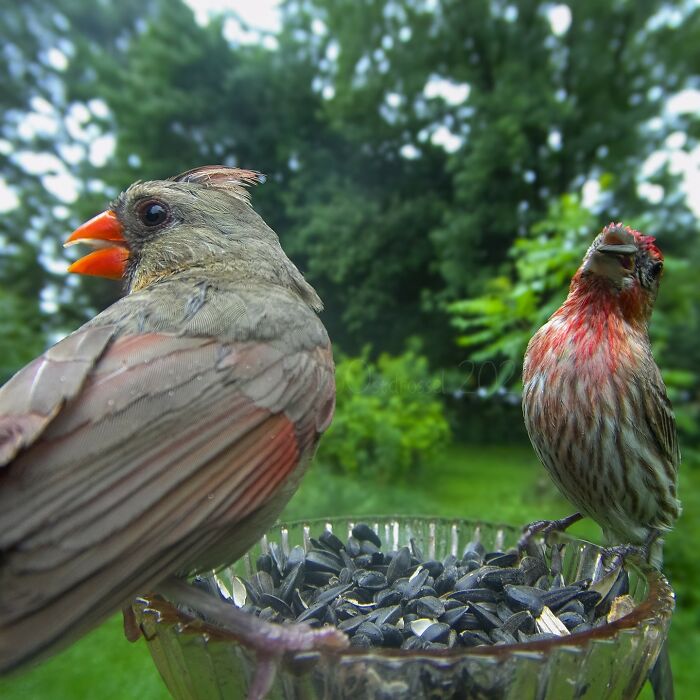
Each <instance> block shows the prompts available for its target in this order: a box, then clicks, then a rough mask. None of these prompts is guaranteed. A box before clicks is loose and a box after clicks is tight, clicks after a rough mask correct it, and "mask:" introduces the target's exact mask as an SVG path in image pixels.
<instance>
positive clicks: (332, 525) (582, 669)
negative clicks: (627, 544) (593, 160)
mask: <svg viewBox="0 0 700 700" xmlns="http://www.w3.org/2000/svg"><path fill="white" fill-rule="evenodd" d="M359 521H362V522H366V523H369V524H370V525H371V527H372V529H373V530H374V531H375V532H376V533H377V534H378V535H379V537H380V538H381V540H382V542H383V549H384V550H385V551H389V550H396V549H398V548H399V547H402V546H405V545H408V544H409V542H410V540H411V539H413V540H414V542H415V543H417V545H418V546H419V547H420V549H421V550H422V551H423V552H424V554H425V556H426V558H429V559H438V560H439V559H442V558H443V557H445V556H447V555H449V554H454V555H456V556H457V557H459V556H460V555H461V554H462V551H463V550H464V547H465V545H466V544H467V543H469V542H474V541H479V542H481V543H482V544H483V545H484V547H485V548H486V550H487V551H506V549H507V548H509V547H514V546H515V544H516V543H517V540H518V537H519V536H520V529H519V528H516V527H512V526H505V525H496V524H490V523H479V522H475V521H468V520H449V519H436V518H412V517H389V516H385V517H369V516H367V517H362V518H357V519H351V518H338V519H330V520H310V521H305V522H295V523H290V524H283V525H277V526H275V527H274V528H272V529H271V530H270V531H269V532H268V534H267V535H266V536H265V537H263V539H262V540H261V541H260V542H259V543H258V544H257V545H256V546H254V547H253V548H252V549H251V550H250V551H249V552H248V553H247V554H246V555H245V556H244V557H242V558H241V559H240V560H239V561H237V562H236V563H235V564H233V565H231V566H229V567H227V568H225V569H223V570H222V571H219V572H218V573H217V574H216V577H215V578H214V574H211V578H210V580H211V582H212V583H213V584H214V585H215V586H218V587H219V588H220V587H221V586H222V585H223V587H224V588H225V589H226V590H228V591H229V592H231V594H232V595H233V591H234V586H235V585H236V584H238V585H240V579H239V577H240V578H243V579H248V578H250V577H251V576H252V575H253V574H254V573H255V571H256V569H255V563H256V561H257V559H258V557H259V556H260V555H261V554H264V553H269V551H270V543H272V542H277V543H279V546H280V547H281V550H282V551H283V552H284V553H285V554H288V553H289V551H290V550H291V549H292V547H294V546H295V545H302V546H303V547H304V549H305V550H306V551H308V550H309V547H310V538H311V537H317V536H318V535H319V533H321V532H323V530H329V531H332V532H333V533H334V534H336V535H337V536H338V537H339V538H340V539H343V538H347V537H348V535H349V534H350V531H351V530H352V528H353V526H354V525H355V524H356V523H357V522H359ZM548 541H549V542H550V543H552V542H556V543H558V544H559V545H561V566H562V574H563V575H564V578H565V580H566V581H578V580H580V579H584V578H591V579H593V580H594V581H595V580H596V579H599V578H600V577H601V575H602V574H601V572H603V556H604V550H602V549H601V548H600V547H598V546H596V545H593V544H591V543H589V542H585V541H582V540H577V539H574V538H572V537H570V536H568V535H562V534H556V535H554V536H550V538H549V540H548ZM538 546H540V547H542V548H543V549H544V552H545V558H546V559H547V561H548V562H549V561H551V556H552V548H551V546H549V545H548V546H547V547H544V544H543V543H542V541H541V540H539V541H538ZM624 567H625V569H626V571H627V574H628V577H629V596H630V598H628V600H629V601H630V607H631V610H630V612H628V613H627V614H624V615H623V616H622V617H619V619H616V620H614V621H613V622H607V623H605V624H602V625H600V626H597V627H594V628H593V629H591V630H589V631H585V632H580V633H573V634H568V635H566V636H560V637H556V638H551V639H543V640H538V641H530V642H527V643H516V644H503V643H501V644H499V645H493V646H486V645H484V646H475V647H469V648H467V647H463V646H459V647H452V648H449V649H435V650H434V649H420V650H419V649H413V650H405V649H394V648H384V647H382V648H355V647H348V648H347V649H343V650H341V651H327V650H319V651H311V652H303V653H298V654H294V655H290V654H288V655H286V656H285V657H284V658H282V659H281V660H280V661H279V664H278V667H277V671H276V674H275V680H274V682H273V685H272V687H271V689H270V691H269V693H268V696H267V697H269V698H272V699H278V698H279V699H282V698H284V699H285V700H287V699H289V700H291V699H295V700H306V699H309V700H315V699H321V698H324V699H327V700H336V699H338V700H340V699H342V698H348V699H352V700H358V699H359V698H377V699H379V698H381V699H382V700H389V699H391V700H394V699H396V700H398V699H401V700H404V699H405V700H408V699H414V698H426V699H427V698H430V699H435V700H437V699H438V698H454V699H455V700H457V699H458V698H460V699H462V698H463V699H467V698H479V699H481V698H483V699H486V698H488V699H489V700H496V699H504V700H505V699H508V700H510V699H512V700H516V699H517V700H522V699H524V698H542V699H551V700H566V699H567V698H571V699H573V698H576V699H583V698H591V699H595V700H600V699H601V698H634V697H636V696H637V695H638V693H639V692H640V690H641V688H642V686H643V685H644V682H645V680H646V678H647V675H648V673H649V670H650V668H651V667H652V665H653V663H654V661H655V660H656V657H657V655H658V653H659V651H660V649H661V646H662V644H663V642H664V640H665V639H666V635H667V632H668V627H669V624H670V620H671V614H672V612H673V607H674V595H673V591H672V590H671V588H670V586H669V585H668V583H667V581H666V580H665V578H664V577H663V576H662V575H661V574H660V573H659V572H658V571H656V570H654V569H653V568H651V567H649V566H647V565H646V564H643V563H640V562H639V561H638V560H635V559H632V560H627V559H626V560H625V562H624ZM134 609H135V612H136V617H137V620H138V622H139V624H140V625H141V628H142V630H143V632H144V636H145V638H146V641H147V644H148V648H149V650H150V653H151V655H152V657H153V660H154V662H155V664H156V667H157V668H158V670H159V672H160V674H161V676H162V678H163V680H164V681H165V684H166V685H167V687H168V690H169V691H170V693H171V694H172V696H173V697H174V698H176V699H178V700H185V699H201V700H216V699H217V698H221V699H222V700H224V699H226V700H230V699H231V698H244V697H246V694H247V690H248V687H249V685H250V683H251V680H252V676H253V673H254V670H255V667H256V657H255V654H254V653H253V652H252V651H251V650H249V649H248V648H247V647H245V646H243V645H242V644H240V643H238V642H237V641H236V639H235V638H234V637H233V636H231V635H229V634H227V633H225V632H223V631H222V630H220V629H217V628H216V627H215V626H213V625H210V624H208V623H206V622H204V621H202V620H196V619H193V618H192V617H191V616H189V615H187V614H186V613H185V612H183V611H181V610H179V609H178V608H176V607H174V606H173V605H171V604H170V603H168V602H166V601H164V600H162V599H160V598H158V597H144V598H139V599H138V600H137V601H136V603H135V604H134Z"/></svg>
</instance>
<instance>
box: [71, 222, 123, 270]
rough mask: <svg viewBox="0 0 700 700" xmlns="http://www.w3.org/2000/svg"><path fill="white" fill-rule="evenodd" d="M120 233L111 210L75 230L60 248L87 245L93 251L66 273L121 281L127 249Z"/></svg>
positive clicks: (120, 230) (118, 225)
mask: <svg viewBox="0 0 700 700" xmlns="http://www.w3.org/2000/svg"><path fill="white" fill-rule="evenodd" d="M122 232H123V228H122V225H121V223H120V222H119V219H117V215H116V214H115V213H114V212H113V211H111V210H108V211H104V212H102V213H101V214H98V215H97V216H96V217H94V218H93V219H90V221H87V222H86V223H84V224H83V225H82V226H79V227H78V228H77V229H75V231H73V233H71V235H70V236H68V239H67V240H66V242H65V243H64V244H63V245H64V247H66V248H67V247H68V246H72V245H75V244H76V243H87V244H88V245H91V246H93V247H94V248H97V250H95V251H94V252H93V253H89V254H88V255H85V256H84V257H82V258H80V259H78V260H76V261H75V262H74V263H73V264H72V265H71V266H70V267H69V268H68V272H75V273H77V274H79V275H97V276H98V277H108V278H109V279H114V280H119V279H121V278H122V277H123V276H124V271H125V270H126V261H127V260H128V259H129V249H128V247H127V244H126V241H125V240H124V236H123V233H122Z"/></svg>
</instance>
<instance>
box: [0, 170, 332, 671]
mask: <svg viewBox="0 0 700 700" xmlns="http://www.w3.org/2000/svg"><path fill="white" fill-rule="evenodd" d="M257 180H258V176H257V174H256V173H253V172H250V171H245V170H239V169H234V168H224V167H218V166H205V167H201V168H196V169H194V170H191V171H188V172H186V173H183V174H182V175H179V176H177V177H175V178H172V179H171V180H166V181H153V182H139V183H136V184H134V185H132V186H131V187H129V188H128V189H127V190H126V191H125V192H124V193H122V194H121V195H120V196H119V197H118V198H117V199H116V201H115V202H114V203H113V204H112V206H111V208H110V210H109V211H107V212H105V213H103V214H100V215H99V216H97V217H95V218H94V219H92V220H91V221H89V222H88V223H86V224H84V225H83V226H81V227H80V228H79V229H77V230H76V231H75V232H74V233H73V234H72V235H71V236H70V238H69V239H68V241H67V243H69V244H72V243H77V242H87V243H92V244H94V245H96V246H97V250H96V251H95V252H93V253H91V254H90V255H88V256H86V257H84V258H82V259H81V260H78V261H77V262H76V263H74V264H73V265H72V266H71V268H70V269H71V270H72V271H73V272H78V273H83V274H94V275H102V276H105V277H113V278H119V277H123V278H124V280H125V284H126V289H127V292H128V294H127V295H126V296H125V297H124V298H122V299H121V300H119V301H117V302H116V303H115V304H113V305H112V306H110V307H109V308H108V309H106V310H105V311H103V312H102V313H100V314H99V315H98V316H96V317H95V318H93V319H92V320H91V321H89V322H88V323H86V324H85V325H84V326H83V327H82V328H80V329H79V330H77V331H76V332H75V333H73V334H72V335H70V336H68V337H67V338H65V339H64V340H62V341H61V342H59V343H58V344H57V345H55V346H54V347H52V348H51V349H50V350H48V351H47V352H46V353H45V354H44V355H42V356H41V357H39V358H37V359H36V360H34V362H32V363H31V364H29V365H27V366H26V367H25V368H24V369H22V370H21V371H20V372H18V373H17V374H16V375H15V376H14V377H13V378H12V379H11V380H10V381H9V382H8V383H7V384H6V385H5V386H4V387H3V388H2V389H1V390H0V671H8V670H10V669H13V668H17V667H19V666H20V665H22V664H24V663H26V662H28V661H31V660H34V659H38V658H41V657H44V656H46V655H48V654H50V653H52V652H54V651H56V650H57V649H59V648H60V647H63V646H65V645H67V644H68V643H70V642H71V641H73V640H75V639H76V638H77V637H79V636H80V635H82V634H83V633H85V632H86V631H88V630H89V629H90V628H92V627H94V626H95V625H96V624H98V623H99V622H100V621H102V620H103V619H104V618H106V617H107V616H108V615H110V614H112V613H113V612H114V611H115V610H118V609H119V608H121V607H123V606H126V605H128V604H129V602H130V600H131V599H132V598H133V597H134V596H135V595H136V594H138V593H140V592H144V591H151V590H157V591H160V592H165V593H166V594H167V593H168V591H170V593H171V597H173V596H174V597H175V598H178V596H179V595H181V596H182V599H183V600H187V599H188V598H189V597H191V595H195V598H196V594H201V595H204V594H202V593H201V591H197V590H196V589H192V587H191V586H188V585H187V584H186V583H184V582H180V581H178V580H176V579H173V578H172V576H173V575H176V576H180V577H182V576H186V575H187V574H190V573H192V572H195V571H199V570H203V569H211V568H213V567H216V566H218V565H221V564H224V563H226V562H229V561H232V560H234V559H235V558H237V557H238V556H240V555H241V554H242V553H243V552H245V550H246V549H247V548H248V547H249V546H250V545H251V544H252V543H253V542H254V541H255V540H256V539H257V538H258V537H260V536H261V534H262V533H263V532H264V531H265V530H266V528H267V527H269V525H271V524H272V522H273V521H274V519H275V518H276V516H277V515H278V513H279V512H280V510H281V509H282V507H283V506H284V504H285V503H286V502H287V500H288V499H289V497H290V496H291V494H292V493H293V492H294V490H295V488H296V486H297V484H298V482H299V479H300V477H301V476H302V473H303V471H304V468H305V467H306V465H307V463H308V461H309V459H310V457H311V456H312V454H313V452H314V449H315V447H316V444H317V441H318V439H319V436H320V434H321V433H322V432H323V431H324V430H325V429H326V428H327V427H328V424H329V423H330V421H331V418H332V416H333V409H334V401H335V385H334V369H333V360H332V355H331V346H330V342H329V340H328V336H327V334H326V331H325V329H324V327H323V325H322V323H321V321H320V320H319V319H318V317H317V315H316V314H317V312H318V311H320V310H321V308H322V304H321V300H320V299H319V297H318V296H317V294H316V292H315V291H314V290H313V289H312V288H311V286H310V285H309V284H308V283H307V282H306V281H305V280H304V278H303V277H302V275H301V273H300V272H299V270H297V268H296V267H295V266H294V265H293V264H292V262H291V261H290V260H289V259H288V258H287V256H286V255H285V254H284V252H283V251H282V248H281V247H280V244H279V241H278V239H277V236H276V235H275V233H274V232H273V231H272V230H271V229H270V228H269V227H268V226H267V225H266V224H265V222H264V221H263V220H262V219H261V218H260V216H258V215H257V214H256V213H255V211H254V210H253V209H252V207H251V206H250V203H249V198H248V195H247V191H246V190H245V188H244V186H245V185H248V184H251V183H254V182H256V181H257ZM178 592H179V593H178ZM205 597H206V596H205ZM212 600H213V599H212ZM189 604H194V605H196V601H195V603H193V602H192V600H190V601H189ZM230 607H232V606H230ZM236 613H238V614H237V615H236ZM229 617H230V621H229V622H230V624H229V627H230V629H231V630H232V631H234V632H239V633H240V634H241V636H242V637H246V634H248V635H249V636H251V635H252V632H251V631H252V630H253V631H254V628H255V625H254V624H252V623H251V620H248V619H243V618H247V616H245V615H244V614H243V613H240V612H238V611H236V610H231V613H230V615H229ZM254 622H256V623H260V621H258V620H254ZM261 624H263V626H264V623H261ZM268 626H269V625H268ZM280 629H281V628H280ZM270 634H271V639H273V640H279V639H281V637H280V635H279V634H278V632H277V631H273V632H271V633H270ZM252 636H255V635H252ZM330 638H331V641H332V635H331V637H330ZM297 641H298V640H297ZM336 641H337V640H336ZM292 642H294V640H292ZM263 646H264V645H263Z"/></svg>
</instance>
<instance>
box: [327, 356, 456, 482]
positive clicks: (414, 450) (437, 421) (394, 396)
mask: <svg viewBox="0 0 700 700" xmlns="http://www.w3.org/2000/svg"><path fill="white" fill-rule="evenodd" d="M336 385H337V407H336V414H335V418H334V420H333V424H332V425H331V427H330V429H329V430H328V432H327V433H326V435H325V436H324V438H323V439H322V441H321V447H320V450H319V461H320V462H321V463H322V464H325V465H327V466H329V467H330V468H331V469H333V470H336V471H339V472H345V473H348V474H355V475H361V476H364V475H369V474H371V475H372V477H373V478H379V479H380V480H384V481H388V480H390V479H394V478H397V477H405V476H406V475H407V474H408V473H410V472H411V471H412V470H414V469H417V468H419V467H420V465H421V464H422V463H424V462H425V460H426V458H427V457H428V455H431V456H432V455H433V453H434V452H435V451H436V450H439V449H440V448H441V447H442V446H444V445H445V443H447V442H448V441H449V439H450V429H449V425H448V422H447V419H446V417H445V410H444V406H443V403H442V400H441V397H440V394H441V391H442V387H441V383H440V380H439V379H437V378H435V377H434V376H433V375H432V374H431V373H430V370H429V367H428V361H427V360H426V358H425V357H423V356H422V355H420V354H419V349H418V348H417V347H415V346H413V347H411V348H409V349H408V350H407V351H406V352H405V353H403V354H402V355H397V356H391V355H387V354H382V355H380V356H379V357H378V358H377V360H376V361H372V360H370V353H369V349H365V350H364V352H363V353H362V355H360V356H359V357H344V356H340V357H339V358H338V361H337V365H336Z"/></svg>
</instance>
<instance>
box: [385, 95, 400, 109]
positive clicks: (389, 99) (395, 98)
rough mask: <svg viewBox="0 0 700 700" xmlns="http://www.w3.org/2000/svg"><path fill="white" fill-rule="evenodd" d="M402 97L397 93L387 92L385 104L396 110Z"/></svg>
mask: <svg viewBox="0 0 700 700" xmlns="http://www.w3.org/2000/svg"><path fill="white" fill-rule="evenodd" d="M401 102H402V97H401V95H399V93H398V92H388V93H387V95H386V103H387V104H388V105H389V107H392V108H393V109H396V108H397V107H400V106H401Z"/></svg>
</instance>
